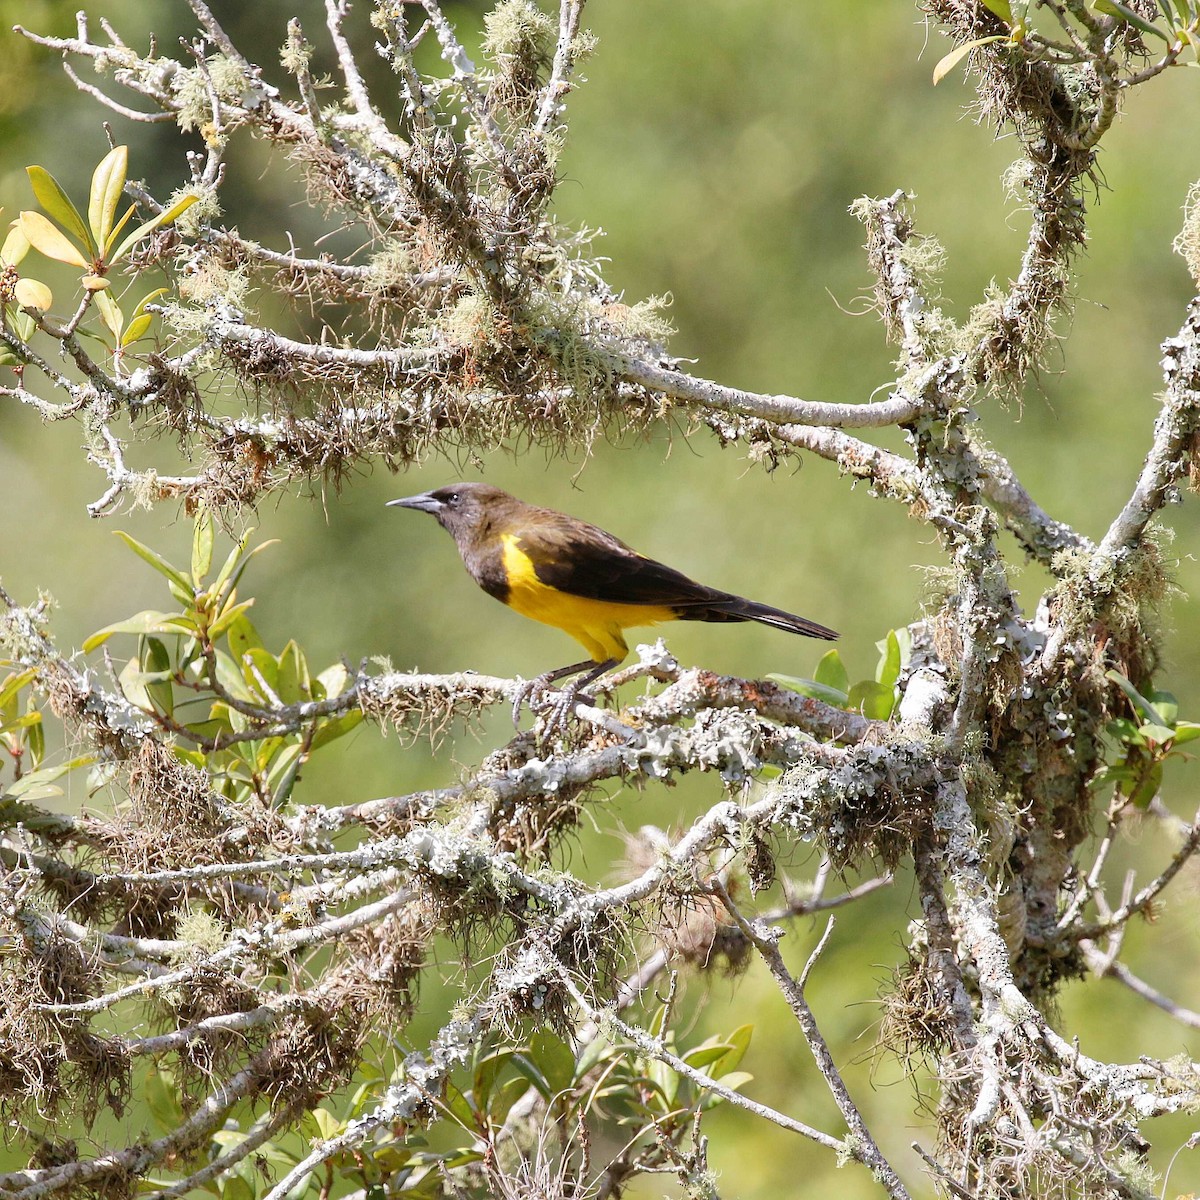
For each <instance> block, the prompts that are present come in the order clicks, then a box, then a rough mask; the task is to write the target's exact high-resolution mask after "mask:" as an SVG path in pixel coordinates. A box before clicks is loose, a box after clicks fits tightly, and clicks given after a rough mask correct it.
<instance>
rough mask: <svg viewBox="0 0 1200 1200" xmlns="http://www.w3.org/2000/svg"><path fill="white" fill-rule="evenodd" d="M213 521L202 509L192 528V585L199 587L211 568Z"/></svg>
mask: <svg viewBox="0 0 1200 1200" xmlns="http://www.w3.org/2000/svg"><path fill="white" fill-rule="evenodd" d="M212 555H213V519H212V513H210V512H209V511H208V509H207V508H202V509H201V510H200V512H199V514H198V515H197V517H196V523H195V525H194V526H193V527H192V585H193V587H199V586H200V583H201V581H202V580H203V579H204V577H205V575H207V574H208V571H209V568H210V567H211V566H212Z"/></svg>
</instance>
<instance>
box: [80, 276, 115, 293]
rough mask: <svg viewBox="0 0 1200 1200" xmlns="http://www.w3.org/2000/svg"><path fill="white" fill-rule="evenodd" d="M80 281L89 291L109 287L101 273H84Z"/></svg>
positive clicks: (99, 290)
mask: <svg viewBox="0 0 1200 1200" xmlns="http://www.w3.org/2000/svg"><path fill="white" fill-rule="evenodd" d="M80 282H81V283H82V284H83V286H84V287H85V288H87V290H88V291H89V292H106V291H108V287H109V283H108V280H107V279H105V278H104V276H103V275H85V276H84V277H83V279H82V280H81V281H80Z"/></svg>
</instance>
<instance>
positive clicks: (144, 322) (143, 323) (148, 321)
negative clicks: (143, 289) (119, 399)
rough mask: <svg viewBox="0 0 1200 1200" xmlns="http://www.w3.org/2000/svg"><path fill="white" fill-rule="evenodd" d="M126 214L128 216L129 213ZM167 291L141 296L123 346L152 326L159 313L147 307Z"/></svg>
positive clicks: (126, 330)
mask: <svg viewBox="0 0 1200 1200" xmlns="http://www.w3.org/2000/svg"><path fill="white" fill-rule="evenodd" d="M132 211H133V210H132V209H130V212H132ZM126 215H127V216H128V214H126ZM166 293H167V289H166V288H155V289H154V291H152V292H149V293H148V294H147V295H145V296H143V297H142V298H141V300H140V301H139V302H138V306H137V308H135V309H134V310H133V315H132V316H131V317H130V318H129V324H128V326H127V327H126V329H125V333H124V335H123V336H122V338H121V345H122V346H131V345H133V343H134V342H136V341H137V340H138V338H140V337H142V336H143V335H144V334H145V332H146V330H147V329H149V328H150V326H151V325H152V324H153V322H154V318H155V317H156V316H157V313H152V312H147V311H146V309H147V307H148V306H149V305H151V304H153V303H154V302H155V300H157V299H158V298H159V297H160V296H165V295H166Z"/></svg>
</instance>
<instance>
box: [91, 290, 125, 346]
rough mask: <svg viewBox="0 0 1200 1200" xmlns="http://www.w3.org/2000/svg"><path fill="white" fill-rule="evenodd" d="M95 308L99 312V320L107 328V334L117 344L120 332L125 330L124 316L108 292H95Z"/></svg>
mask: <svg viewBox="0 0 1200 1200" xmlns="http://www.w3.org/2000/svg"><path fill="white" fill-rule="evenodd" d="M95 297H96V307H97V308H98V309H99V310H100V320H102V321H103V322H104V324H105V325H106V326H107V327H108V330H109V332H110V333H111V334H112V335H113V337H114V338H116V339H117V341H118V342H119V341H120V340H121V330H122V329H124V328H125V314H124V313H123V312H122V311H121V306H120V305H119V304H118V303H117V302H116V301H115V300H114V299H113V298H112V296H111V295H109V293H108V292H96V293H95Z"/></svg>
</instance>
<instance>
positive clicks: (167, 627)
mask: <svg viewBox="0 0 1200 1200" xmlns="http://www.w3.org/2000/svg"><path fill="white" fill-rule="evenodd" d="M196 632H197V630H196V623H195V621H193V620H191V618H189V617H185V616H182V615H181V614H179V613H163V612H156V611H155V610H153V609H147V610H146V611H145V612H140V613H135V614H134V615H133V616H132V617H126V618H125V620H123V621H114V622H113V623H112V624H111V625H106V626H105V627H104V628H103V629H98V630H96V632H95V633H93V634H92V636H91V637H89V638H87V639H86V640H85V641H84V643H83V652H84V654H91V652H92V651H93V650H95V649H96V647H97V646H101V645H103V644H104V643H105V642H107V641H108V639H109V638H110V637H112V635H113V634H114V633H175V634H181V635H184V636H187V635H192V636H194V635H195V634H196Z"/></svg>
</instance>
